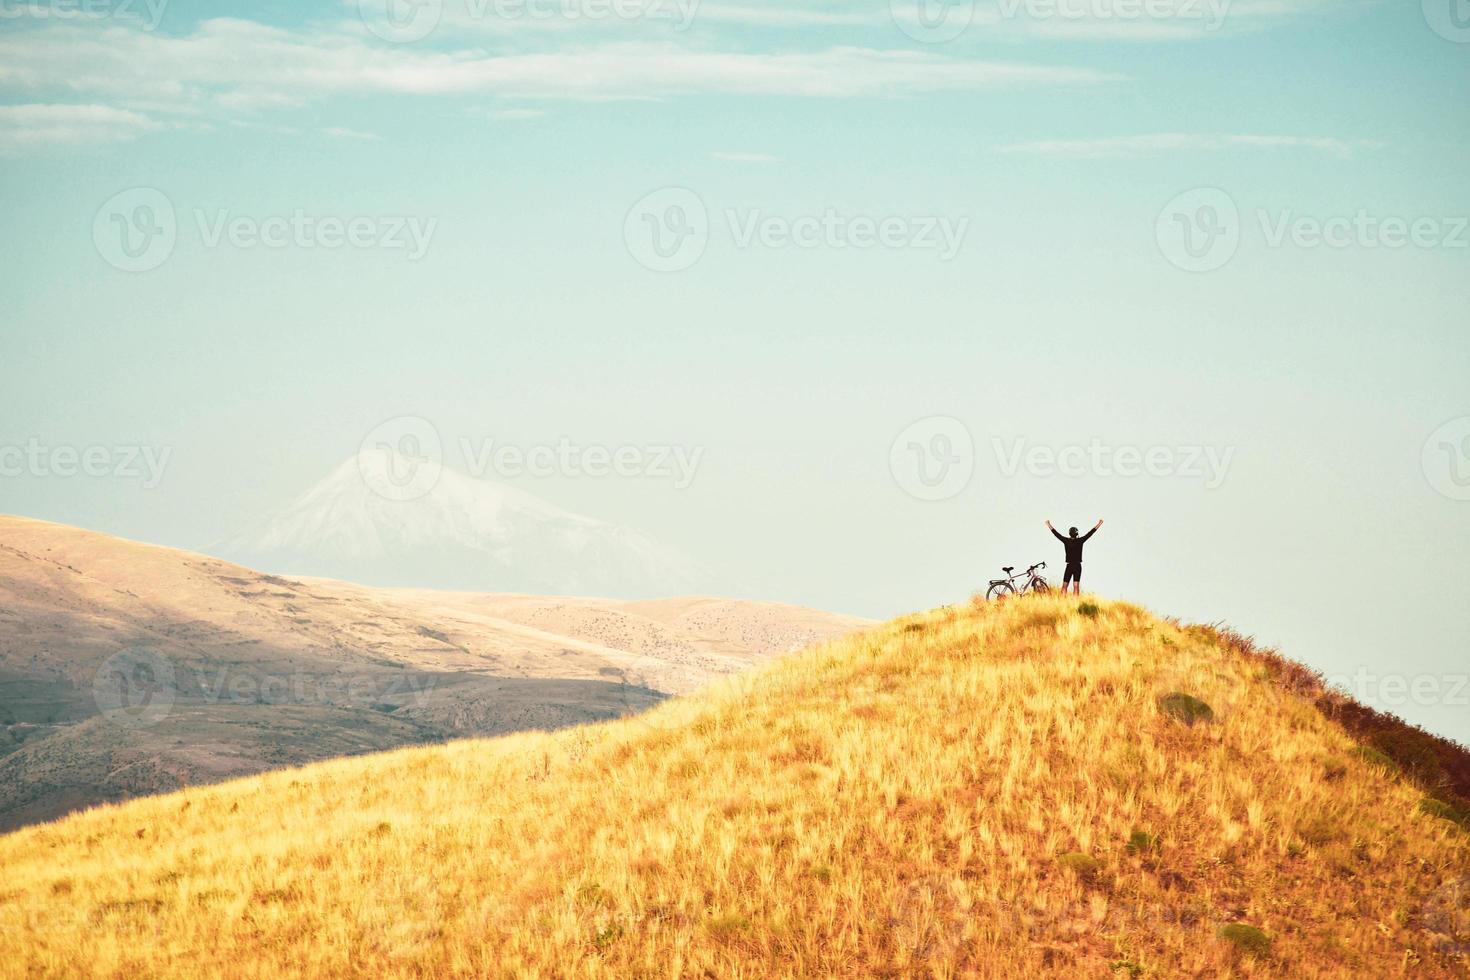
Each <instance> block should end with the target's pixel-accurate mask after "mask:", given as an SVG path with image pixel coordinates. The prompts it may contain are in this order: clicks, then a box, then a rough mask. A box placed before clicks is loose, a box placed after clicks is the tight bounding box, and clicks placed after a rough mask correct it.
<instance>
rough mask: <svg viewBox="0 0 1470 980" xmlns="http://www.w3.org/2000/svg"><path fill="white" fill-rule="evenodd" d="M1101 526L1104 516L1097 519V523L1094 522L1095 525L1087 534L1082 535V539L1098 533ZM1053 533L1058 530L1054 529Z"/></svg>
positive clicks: (1084, 539)
mask: <svg viewBox="0 0 1470 980" xmlns="http://www.w3.org/2000/svg"><path fill="white" fill-rule="evenodd" d="M1100 527H1102V518H1100V517H1099V518H1098V519H1097V523H1096V524H1094V525H1092V530H1091V531H1088V532H1087V533H1086V534H1084V535H1082V540H1083V541H1086V540H1087V539H1088V538H1090V537H1092V536H1093V535H1094V534H1096V533H1097V529H1098V528H1100ZM1052 533H1053V534H1055V533H1056V532H1055V531H1053V532H1052Z"/></svg>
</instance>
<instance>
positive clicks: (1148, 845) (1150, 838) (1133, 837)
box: [1128, 830, 1161, 854]
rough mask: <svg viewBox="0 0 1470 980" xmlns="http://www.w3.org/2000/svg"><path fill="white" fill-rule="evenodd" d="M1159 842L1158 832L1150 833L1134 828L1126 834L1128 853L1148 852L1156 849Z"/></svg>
mask: <svg viewBox="0 0 1470 980" xmlns="http://www.w3.org/2000/svg"><path fill="white" fill-rule="evenodd" d="M1160 843H1161V842H1160V840H1159V835H1158V834H1150V833H1149V832H1148V831H1146V830H1135V831H1134V832H1133V833H1132V834H1130V835H1129V836H1128V853H1129V854H1148V853H1150V852H1152V851H1157V850H1158V849H1159V846H1160Z"/></svg>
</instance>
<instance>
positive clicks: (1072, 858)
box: [1057, 851, 1102, 881]
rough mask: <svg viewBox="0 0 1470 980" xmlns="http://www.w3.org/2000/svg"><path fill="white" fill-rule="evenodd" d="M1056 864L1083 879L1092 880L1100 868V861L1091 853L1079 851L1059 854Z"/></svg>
mask: <svg viewBox="0 0 1470 980" xmlns="http://www.w3.org/2000/svg"><path fill="white" fill-rule="evenodd" d="M1057 864H1060V865H1061V866H1062V867H1064V868H1066V869H1067V870H1069V871H1071V872H1072V873H1073V874H1075V875H1076V876H1077V877H1079V878H1081V879H1082V880H1083V881H1092V880H1094V879H1095V878H1096V877H1097V873H1098V872H1099V871H1101V870H1102V862H1100V861H1099V860H1098V859H1097V858H1095V857H1093V856H1092V855H1091V854H1083V853H1082V852H1081V851H1073V852H1071V853H1070V854H1063V855H1061V856H1060V857H1058V858H1057Z"/></svg>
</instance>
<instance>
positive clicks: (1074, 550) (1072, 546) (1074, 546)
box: [1051, 528, 1097, 563]
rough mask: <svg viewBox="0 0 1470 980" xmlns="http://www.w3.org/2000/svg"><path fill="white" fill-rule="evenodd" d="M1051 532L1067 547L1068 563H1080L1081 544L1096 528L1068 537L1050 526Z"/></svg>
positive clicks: (1095, 531)
mask: <svg viewBox="0 0 1470 980" xmlns="http://www.w3.org/2000/svg"><path fill="white" fill-rule="evenodd" d="M1051 533H1052V535H1053V536H1054V537H1055V538H1056V539H1057V540H1058V541H1060V542H1061V543H1062V545H1063V546H1064V547H1065V548H1066V549H1067V561H1068V562H1069V563H1070V562H1074V561H1075V562H1079V563H1080V562H1081V561H1082V546H1083V545H1084V544H1086V543H1087V539H1088V538H1090V537H1092V536H1093V535H1094V534H1096V533H1097V528H1093V529H1092V530H1091V531H1088V532H1087V533H1086V534H1084V535H1082V537H1080V538H1069V537H1067V536H1066V535H1064V534H1062V533H1061V532H1060V531H1058V530H1057V529H1056V528H1052V529H1051Z"/></svg>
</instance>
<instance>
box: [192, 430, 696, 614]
mask: <svg viewBox="0 0 1470 980" xmlns="http://www.w3.org/2000/svg"><path fill="white" fill-rule="evenodd" d="M414 466H415V462H414V461H409V460H404V459H402V458H401V457H398V456H396V455H394V454H365V455H362V456H353V457H352V458H350V459H348V460H346V461H345V462H343V463H342V464H341V465H340V466H338V467H337V468H336V469H334V470H333V471H332V472H331V473H329V474H328V475H327V476H326V478H325V479H323V480H322V481H321V482H320V483H318V484H316V485H315V486H313V487H312V488H311V489H309V490H307V491H306V492H305V493H303V494H301V495H300V496H299V497H297V498H296V499H295V500H294V501H292V502H291V503H290V504H288V505H287V506H286V507H284V508H283V509H281V510H279V511H276V512H275V513H272V514H269V515H267V516H265V517H264V518H262V519H260V520H259V521H257V522H255V523H254V524H253V525H251V526H250V527H248V528H246V529H245V530H244V531H242V532H241V533H239V534H237V535H234V536H232V537H229V538H227V539H225V540H223V541H219V542H217V543H215V544H213V545H211V546H209V547H207V548H206V549H205V551H206V552H208V553H209V554H212V555H215V556H217V557H220V558H224V559H227V560H229V561H233V562H238V563H240V564H242V565H247V566H249V567H251V568H258V569H261V570H264V571H270V572H276V573H280V574H287V575H310V576H320V577H324V578H336V579H344V580H347V581H352V582H360V583H363V584H365V585H376V586H389V587H392V586H407V587H418V588H433V589H453V590H457V591H472V592H524V593H536V594H547V595H582V596H605V597H610V598H635V597H647V596H652V595H681V594H689V593H693V592H709V591H714V587H715V585H716V584H717V583H714V582H712V581H711V579H712V576H711V575H710V574H708V573H707V572H705V571H704V570H703V569H701V568H700V567H699V566H697V565H696V564H694V563H693V562H692V561H690V560H688V559H686V558H684V557H683V556H681V555H679V554H677V553H675V552H674V551H671V550H669V549H667V548H664V547H663V546H661V545H659V544H657V543H656V542H654V541H653V540H651V539H650V538H648V537H646V536H645V535H643V534H640V533H638V532H637V531H633V530H630V529H628V528H624V527H619V526H617V525H614V524H610V523H607V522H605V521H600V520H597V519H595V518H591V517H586V516H583V515H581V514H574V513H571V512H570V511H566V510H562V509H561V508H559V507H557V506H555V505H553V504H550V503H547V502H546V501H544V500H541V499H540V498H538V497H535V496H533V495H531V494H529V493H526V492H525V491H522V490H518V489H516V488H514V487H511V486H507V485H506V484H503V483H499V482H496V481H494V480H488V479H476V478H473V477H470V476H467V475H465V474H463V473H459V472H456V471H455V470H452V469H448V468H444V469H443V470H442V472H439V473H438V474H437V478H436V479H435V480H434V481H433V482H432V485H431V486H429V487H426V488H421V490H420V491H417V492H416V493H415V494H413V495H409V494H400V493H397V492H396V490H397V488H398V487H399V486H400V482H399V479H398V477H399V474H403V473H411V472H412V471H413V467H414ZM403 496H412V499H395V498H398V497H403Z"/></svg>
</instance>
